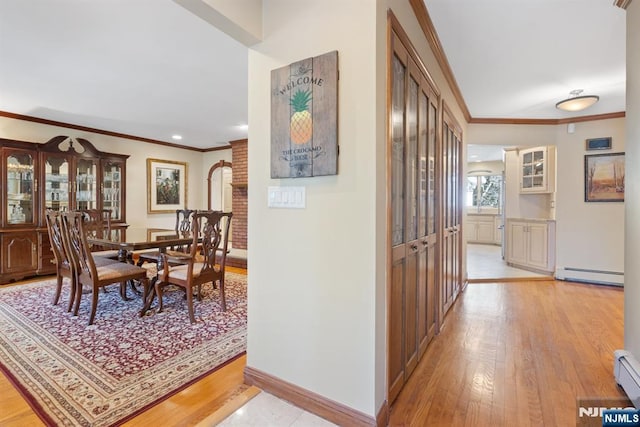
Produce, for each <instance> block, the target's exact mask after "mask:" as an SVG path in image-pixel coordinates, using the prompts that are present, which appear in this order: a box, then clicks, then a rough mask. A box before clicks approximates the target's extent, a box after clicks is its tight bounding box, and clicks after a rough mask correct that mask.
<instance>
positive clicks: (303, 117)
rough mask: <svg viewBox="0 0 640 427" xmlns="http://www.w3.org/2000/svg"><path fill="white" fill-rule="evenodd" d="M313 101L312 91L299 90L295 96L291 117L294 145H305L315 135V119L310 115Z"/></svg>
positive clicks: (292, 101)
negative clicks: (310, 105) (310, 106)
mask: <svg viewBox="0 0 640 427" xmlns="http://www.w3.org/2000/svg"><path fill="white" fill-rule="evenodd" d="M310 101H311V91H310V90H305V91H302V90H300V89H298V90H297V91H296V93H294V94H293V97H292V98H291V101H290V104H291V106H292V107H293V111H294V113H293V115H292V116H291V127H290V133H291V141H293V143H294V144H304V143H305V142H307V141H309V140H310V139H311V135H312V134H313V119H312V118H311V113H309V102H310Z"/></svg>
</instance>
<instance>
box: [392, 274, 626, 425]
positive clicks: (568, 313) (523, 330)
mask: <svg viewBox="0 0 640 427" xmlns="http://www.w3.org/2000/svg"><path fill="white" fill-rule="evenodd" d="M623 295H624V292H623V291H622V289H619V288H610V287H604V286H595V285H583V284H573V283H569V282H560V281H548V282H543V281H531V282H516V283H471V284H469V285H468V286H467V289H466V290H465V291H464V293H462V294H461V295H460V297H459V299H458V301H457V302H456V303H455V305H454V306H453V307H452V309H451V311H450V312H449V313H448V315H447V316H446V318H445V323H444V326H443V328H442V331H441V333H440V334H439V335H438V336H436V338H435V339H434V340H433V342H432V343H431V345H430V346H429V348H428V349H427V351H426V353H425V355H424V356H423V359H422V361H421V363H420V364H419V365H418V367H417V368H416V370H415V371H414V373H413V375H412V376H411V377H410V378H409V381H408V382H407V384H406V385H405V387H404V389H403V390H402V392H401V393H400V395H399V396H398V399H397V400H396V402H395V403H394V405H393V406H392V408H391V423H390V425H392V426H473V427H476V426H520V427H522V426H529V425H530V426H575V425H576V412H577V409H576V407H577V405H576V399H577V398H578V397H600V398H604V397H612V398H619V397H624V393H623V392H622V391H621V390H620V389H618V387H617V385H616V384H615V381H614V378H613V351H614V350H616V349H621V348H623V302H624V301H623Z"/></svg>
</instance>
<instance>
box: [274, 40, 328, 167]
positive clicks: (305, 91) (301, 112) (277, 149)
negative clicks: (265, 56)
mask: <svg viewBox="0 0 640 427" xmlns="http://www.w3.org/2000/svg"><path fill="white" fill-rule="evenodd" d="M337 173H338V51H333V52H329V53H325V54H323V55H320V56H316V57H313V58H307V59H303V60H300V61H298V62H294V63H293V64H290V65H287V66H285V67H282V68H278V69H277V70H273V71H271V178H301V177H311V176H322V175H336V174H337Z"/></svg>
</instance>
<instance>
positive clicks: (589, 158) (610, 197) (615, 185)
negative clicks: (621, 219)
mask: <svg viewBox="0 0 640 427" xmlns="http://www.w3.org/2000/svg"><path fill="white" fill-rule="evenodd" d="M584 201H585V202H624V153H611V154H591V155H589V154H587V155H585V156H584Z"/></svg>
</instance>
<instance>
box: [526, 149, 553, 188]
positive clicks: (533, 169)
mask: <svg viewBox="0 0 640 427" xmlns="http://www.w3.org/2000/svg"><path fill="white" fill-rule="evenodd" d="M555 175H556V148H555V147H554V146H548V147H536V148H529V149H526V150H520V193H530V194H537V193H553V192H555V191H556V181H555Z"/></svg>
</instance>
